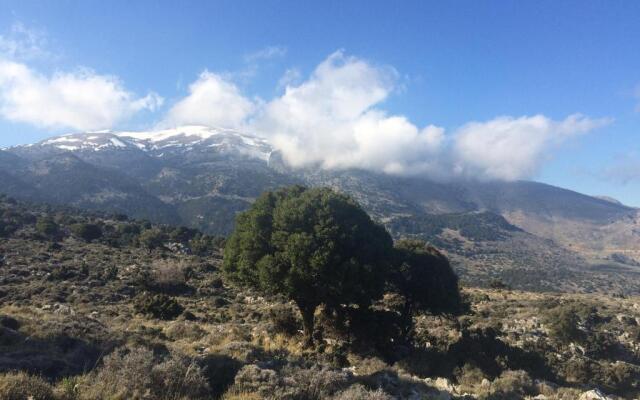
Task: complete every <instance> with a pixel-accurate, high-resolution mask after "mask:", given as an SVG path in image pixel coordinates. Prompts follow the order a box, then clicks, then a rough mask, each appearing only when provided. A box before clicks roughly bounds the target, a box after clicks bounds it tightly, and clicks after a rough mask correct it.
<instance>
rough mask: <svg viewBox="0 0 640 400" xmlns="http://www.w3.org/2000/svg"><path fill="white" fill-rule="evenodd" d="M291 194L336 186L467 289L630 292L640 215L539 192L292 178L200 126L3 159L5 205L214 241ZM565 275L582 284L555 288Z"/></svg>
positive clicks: (51, 146)
mask: <svg viewBox="0 0 640 400" xmlns="http://www.w3.org/2000/svg"><path fill="white" fill-rule="evenodd" d="M294 183H299V184H305V185H311V186H331V187H334V188H336V189H338V190H340V191H343V192H346V193H348V194H349V195H351V196H352V197H354V198H356V199H357V200H358V201H359V202H360V203H361V204H362V205H363V206H364V207H365V208H366V210H367V211H368V212H369V213H371V214H372V215H373V216H374V217H375V218H377V219H378V220H380V221H382V222H383V223H385V224H386V225H387V227H388V228H389V229H390V230H391V232H392V233H393V234H394V235H395V236H396V237H399V236H400V235H405V236H411V235H414V236H420V237H423V238H425V239H428V240H431V241H435V242H437V243H438V244H440V245H441V246H443V247H445V248H446V249H447V251H449V253H450V254H451V255H452V258H453V259H454V260H455V262H456V265H457V266H458V268H459V270H460V271H461V272H463V277H464V278H465V279H466V278H469V279H472V280H473V282H474V283H480V282H479V281H478V279H479V278H478V277H479V276H487V275H489V276H497V277H501V278H502V279H503V280H505V281H506V282H507V283H509V284H511V285H512V286H513V287H519V288H527V289H563V290H566V289H569V288H573V289H578V290H582V289H585V283H583V282H586V283H588V282H589V281H594V280H595V279H601V278H602V279H604V280H603V281H602V282H604V283H603V285H601V286H600V287H601V288H603V289H602V290H615V291H619V290H622V291H623V292H635V291H636V290H637V285H636V284H635V282H636V280H637V274H638V273H639V271H640V268H639V266H638V263H640V212H639V211H638V210H636V209H633V208H630V207H626V206H624V205H622V204H619V203H616V202H612V201H610V200H608V199H602V198H595V197H590V196H585V195H582V194H579V193H575V192H572V191H569V190H565V189H561V188H557V187H553V186H549V185H545V184H541V183H536V182H470V181H459V182H435V181H431V180H427V179H424V178H420V177H399V176H391V175H384V174H378V173H373V172H368V171H362V170H344V171H326V170H319V169H313V168H308V169H305V170H292V169H290V168H288V167H287V166H286V164H285V163H284V162H283V161H282V157H281V156H280V154H279V153H278V152H277V151H274V150H273V149H272V148H271V146H270V145H269V144H268V143H267V142H266V141H264V140H263V139H259V138H256V137H253V136H250V135H247V134H244V133H241V132H237V131H233V130H224V129H213V128H205V127H199V126H187V127H181V128H176V129H169V130H162V131H150V132H94V133H82V134H73V135H66V136H61V137H56V138H51V139H48V140H44V141H42V142H40V143H36V144H32V145H25V146H17V147H12V148H9V149H5V150H2V151H0V188H2V189H0V190H1V191H2V192H4V193H6V194H10V195H12V196H14V197H17V198H21V199H29V200H36V201H41V202H49V203H54V204H69V205H73V206H76V207H81V208H85V209H90V210H103V211H109V212H113V213H122V214H127V215H130V216H133V217H137V218H145V219H149V220H151V221H155V222H161V223H172V224H181V225H186V226H189V227H193V228H197V229H200V230H202V231H204V232H207V233H211V234H221V235H225V234H228V233H229V232H230V231H231V229H232V227H233V223H234V216H235V213H236V212H238V211H241V210H244V209H246V208H247V207H248V205H249V204H250V203H251V202H252V201H253V199H254V198H255V197H256V196H258V195H259V194H260V193H261V192H263V191H264V190H268V189H273V188H277V187H281V186H284V185H290V184H294ZM462 220H464V221H465V222H464V227H462V228H461V225H460V223H461V221H462ZM434 222H435V226H437V227H438V231H437V232H434V231H433V229H432V227H433V226H434V225H433V223H434ZM472 225H475V227H476V232H472V231H471V230H470V229H469V227H470V226H472ZM477 230H483V232H484V234H480V235H478V233H479V232H477ZM478 271H484V272H481V273H479V274H478ZM584 273H587V275H584V276H587V278H588V279H583V278H582V276H583V275H581V274H584ZM575 274H578V275H575ZM589 274H595V275H589ZM561 275H563V276H564V277H565V279H564V280H566V279H568V278H569V277H570V276H573V275H575V276H576V281H577V282H578V283H574V284H571V285H569V286H567V285H563V286H561V285H559V284H557V282H558V279H557V278H558V277H559V276H561ZM539 277H542V278H539ZM589 277H590V278H589ZM620 278H623V279H624V282H631V284H630V285H626V284H625V285H620V284H616V283H615V282H614V281H616V280H618V282H621V281H620V280H619V279H620ZM592 286H593V285H592ZM596 289H598V287H596ZM587 290H592V289H591V288H590V289H587Z"/></svg>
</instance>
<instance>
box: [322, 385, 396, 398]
mask: <svg viewBox="0 0 640 400" xmlns="http://www.w3.org/2000/svg"><path fill="white" fill-rule="evenodd" d="M332 399H333V400H392V399H393V397H391V396H390V395H389V394H387V393H385V392H384V391H383V390H382V389H377V390H369V389H367V388H366V387H364V386H363V385H360V384H355V385H351V386H349V388H347V389H345V390H343V391H341V392H339V393H338V394H336V395H335V396H333V397H332Z"/></svg>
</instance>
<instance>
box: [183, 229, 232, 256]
mask: <svg viewBox="0 0 640 400" xmlns="http://www.w3.org/2000/svg"><path fill="white" fill-rule="evenodd" d="M223 246H224V238H223V237H221V236H210V235H200V234H198V235H196V236H195V237H194V238H193V239H191V240H190V241H189V247H190V248H191V251H192V252H193V254H197V255H199V256H207V255H210V254H213V253H215V252H216V251H218V250H220V248H222V247H223Z"/></svg>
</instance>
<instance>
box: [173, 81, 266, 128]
mask: <svg viewBox="0 0 640 400" xmlns="http://www.w3.org/2000/svg"><path fill="white" fill-rule="evenodd" d="M254 110H255V104H254V102H253V101H251V100H249V99H247V98H245V97H244V96H243V95H242V94H241V93H240V90H239V89H238V87H237V86H236V85H235V84H233V82H231V81H230V80H228V79H225V78H224V77H222V76H221V75H217V74H214V73H211V72H208V71H204V72H203V73H202V74H200V77H199V78H198V80H196V81H195V82H194V83H192V84H191V85H190V86H189V94H188V95H187V96H186V97H185V98H183V99H181V100H180V101H179V102H177V103H176V104H175V105H174V106H173V107H172V108H171V109H170V110H169V112H168V113H167V116H166V117H165V119H164V120H163V121H162V122H161V124H160V125H162V126H177V125H207V126H218V127H228V128H238V127H241V126H242V125H243V124H244V121H245V120H246V119H247V117H249V116H250V115H251V114H252V113H253V112H254Z"/></svg>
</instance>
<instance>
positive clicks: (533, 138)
mask: <svg viewBox="0 0 640 400" xmlns="http://www.w3.org/2000/svg"><path fill="white" fill-rule="evenodd" d="M608 122H609V120H608V119H599V120H593V119H590V118H587V117H585V116H583V115H580V114H574V115H570V116H569V117H567V118H566V119H564V120H562V121H553V120H550V119H549V118H547V117H545V116H543V115H535V116H532V117H526V116H525V117H520V118H513V117H498V118H495V119H493V120H490V121H486V122H471V123H468V124H466V125H465V126H463V127H462V128H460V129H459V130H458V131H457V133H456V134H455V137H454V145H453V160H454V169H453V171H454V174H455V175H461V176H465V177H476V178H483V179H504V180H515V179H521V178H527V177H531V176H533V175H535V173H536V172H537V171H538V170H539V168H540V166H541V164H542V162H543V161H544V160H545V156H546V154H547V150H549V149H551V148H552V147H553V146H555V145H557V144H559V143H561V142H563V141H564V140H566V139H567V138H569V137H571V136H574V135H576V134H581V133H585V132H589V131H591V130H593V129H596V128H598V127H600V126H603V125H605V124H607V123H608Z"/></svg>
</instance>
